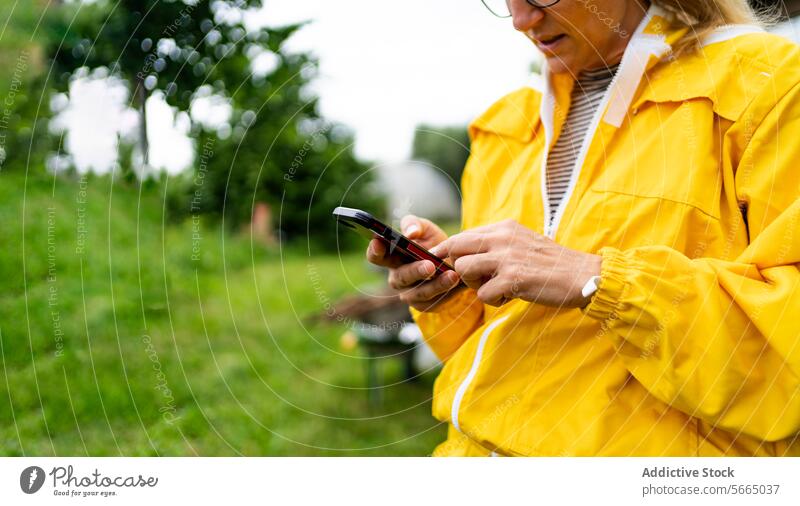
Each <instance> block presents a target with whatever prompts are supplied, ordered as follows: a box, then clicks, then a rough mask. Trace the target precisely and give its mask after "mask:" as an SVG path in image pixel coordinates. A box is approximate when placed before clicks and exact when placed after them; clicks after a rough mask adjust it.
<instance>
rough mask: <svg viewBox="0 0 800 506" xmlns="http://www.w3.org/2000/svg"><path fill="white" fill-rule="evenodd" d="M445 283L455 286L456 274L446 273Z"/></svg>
mask: <svg viewBox="0 0 800 506" xmlns="http://www.w3.org/2000/svg"><path fill="white" fill-rule="evenodd" d="M447 282H448V283H450V284H451V285H455V284H456V283H458V273H456V272H454V271H450V272H448V273H447Z"/></svg>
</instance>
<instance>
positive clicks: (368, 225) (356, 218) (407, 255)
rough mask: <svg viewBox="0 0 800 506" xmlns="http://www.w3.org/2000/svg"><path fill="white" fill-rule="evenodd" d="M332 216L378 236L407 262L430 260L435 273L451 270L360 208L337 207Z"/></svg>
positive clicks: (359, 231)
mask: <svg viewBox="0 0 800 506" xmlns="http://www.w3.org/2000/svg"><path fill="white" fill-rule="evenodd" d="M333 216H334V217H336V220H337V221H338V222H339V224H341V225H342V226H345V227H347V228H351V229H353V230H355V231H356V232H358V233H359V234H361V235H362V236H363V237H365V238H367V239H374V238H378V239H380V240H382V241H383V242H384V243H386V244H387V245H388V247H389V248H388V249H389V253H390V254H394V255H398V256H400V257H401V258H404V259H405V260H406V261H407V262H406V263H411V262H416V261H418V260H430V261H431V262H433V265H434V266H435V267H436V275H437V276H438V275H439V274H442V273H443V272H447V271H452V270H453V267H452V266H450V265H449V264H448V263H447V262H445V261H444V260H442V259H441V258H439V257H437V256H436V255H434V254H433V253H431V252H430V251H428V250H427V249H425V248H423V247H422V246H420V245H419V244H417V243H415V242H414V241H412V240H411V239H409V238H408V237H406V236H404V235H403V234H401V233H400V232H398V231H396V230H394V229H393V228H392V227H390V226H388V225H385V224H384V223H381V221H380V220H378V219H377V218H375V217H374V216H372V215H371V214H369V213H368V212H366V211H362V210H361V209H353V208H350V207H337V208H336V209H334V210H333Z"/></svg>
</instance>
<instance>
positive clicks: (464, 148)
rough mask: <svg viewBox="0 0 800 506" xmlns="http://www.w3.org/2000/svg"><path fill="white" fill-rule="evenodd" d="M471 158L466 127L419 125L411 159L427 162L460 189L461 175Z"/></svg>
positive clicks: (415, 134)
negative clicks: (468, 159)
mask: <svg viewBox="0 0 800 506" xmlns="http://www.w3.org/2000/svg"><path fill="white" fill-rule="evenodd" d="M468 157H469V135H467V129H466V127H458V126H445V127H437V126H432V125H425V124H423V125H419V126H417V129H416V131H415V132H414V143H413V145H412V148H411V158H413V159H415V160H422V161H425V162H427V163H429V164H431V166H432V167H433V168H434V169H435V170H437V171H439V172H441V173H443V174H444V175H446V176H447V177H448V178H450V179H451V180H452V181H453V183H454V184H455V185H456V187H460V184H461V173H462V172H463V171H464V164H465V163H467V158H468Z"/></svg>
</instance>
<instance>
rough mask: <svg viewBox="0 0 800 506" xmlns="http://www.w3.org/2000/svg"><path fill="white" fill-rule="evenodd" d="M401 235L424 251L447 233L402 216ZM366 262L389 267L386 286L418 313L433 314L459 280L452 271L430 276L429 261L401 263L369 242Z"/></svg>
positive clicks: (381, 245)
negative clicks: (387, 284) (392, 289)
mask: <svg viewBox="0 0 800 506" xmlns="http://www.w3.org/2000/svg"><path fill="white" fill-rule="evenodd" d="M400 228H401V229H402V231H403V235H405V236H406V237H408V238H409V239H412V240H413V241H415V242H417V243H418V244H420V245H421V246H423V247H424V248H426V249H430V248H432V247H433V246H436V245H437V244H439V243H441V242H442V241H444V240H445V239H447V234H445V233H444V231H443V230H442V229H441V228H439V227H438V226H436V225H435V224H434V223H433V222H432V221H430V220H426V219H425V218H418V217H416V216H413V215H408V216H404V217H403V219H402V220H401V222H400ZM367 260H368V261H369V262H371V263H373V264H375V265H380V266H382V267H388V268H389V286H391V287H392V288H394V289H395V290H397V291H398V292H400V299H401V300H402V301H403V302H405V303H406V304H408V305H409V306H411V307H413V308H414V309H417V310H418V311H436V310H438V309H440V308H441V304H442V302H444V301H445V300H447V299H448V298H449V297H450V295H451V293H450V291H451V290H452V289H453V288H455V287H456V285H458V281H459V277H458V274H456V273H455V272H453V271H450V272H445V273H443V274H441V275H439V276H436V277H432V276H433V274H434V273H435V272H436V270H435V267H434V265H433V262H431V261H430V260H421V261H418V262H412V263H404V260H403V259H402V258H401V257H398V256H395V255H391V254H389V253H388V251H387V244H386V242H384V241H381V240H379V239H373V240H372V241H370V243H369V247H368V248H367Z"/></svg>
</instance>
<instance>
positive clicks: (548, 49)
mask: <svg viewBox="0 0 800 506" xmlns="http://www.w3.org/2000/svg"><path fill="white" fill-rule="evenodd" d="M565 38H566V35H565V34H563V33H562V34H561V35H556V36H555V37H549V38H547V39H535V41H536V45H537V46H538V47H539V49H540V50H541V51H542V52H545V53H552V52H554V50H555V48H556V46H558V45H559V44H560V43H561V42H562V41H563V40H564V39H565Z"/></svg>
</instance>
